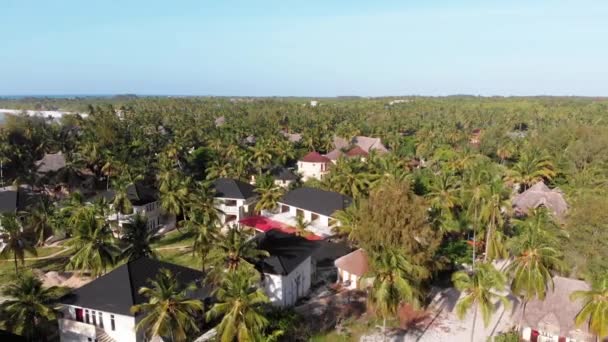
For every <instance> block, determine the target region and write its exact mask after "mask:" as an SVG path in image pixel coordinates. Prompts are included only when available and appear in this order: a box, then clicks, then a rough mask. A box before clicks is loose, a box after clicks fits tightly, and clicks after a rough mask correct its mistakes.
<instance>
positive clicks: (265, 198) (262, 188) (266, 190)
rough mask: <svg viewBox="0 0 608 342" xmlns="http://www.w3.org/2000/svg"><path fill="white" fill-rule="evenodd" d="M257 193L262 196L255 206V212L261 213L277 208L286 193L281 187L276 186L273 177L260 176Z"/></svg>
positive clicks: (257, 182)
mask: <svg viewBox="0 0 608 342" xmlns="http://www.w3.org/2000/svg"><path fill="white" fill-rule="evenodd" d="M255 192H257V193H258V194H259V195H260V198H259V200H258V203H256V205H255V210H256V211H258V212H260V211H262V210H272V209H274V208H276V207H277V203H278V201H279V199H280V198H281V196H283V193H284V192H285V191H284V189H283V188H281V187H280V186H278V185H276V184H274V180H273V179H272V177H270V176H264V175H262V176H258V179H257V181H256V189H255Z"/></svg>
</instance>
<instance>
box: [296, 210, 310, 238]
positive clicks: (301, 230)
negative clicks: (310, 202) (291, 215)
mask: <svg viewBox="0 0 608 342" xmlns="http://www.w3.org/2000/svg"><path fill="white" fill-rule="evenodd" d="M309 225H310V222H308V221H306V220H305V219H304V215H302V214H298V215H296V225H295V227H294V228H295V229H296V235H297V236H305V235H307V234H309V232H308V231H307V230H306V227H308V226H309Z"/></svg>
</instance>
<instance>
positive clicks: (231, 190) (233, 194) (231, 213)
mask: <svg viewBox="0 0 608 342" xmlns="http://www.w3.org/2000/svg"><path fill="white" fill-rule="evenodd" d="M213 187H214V188H215V208H216V209H218V211H219V212H220V213H219V217H220V222H221V223H222V225H224V224H231V223H237V222H238V221H240V220H241V219H243V218H245V217H248V216H251V215H253V212H254V208H255V204H256V203H257V200H258V196H257V194H256V193H255V191H254V190H255V188H254V187H253V185H251V184H247V183H245V182H242V181H240V180H237V179H230V178H218V179H216V180H215V181H214V182H213Z"/></svg>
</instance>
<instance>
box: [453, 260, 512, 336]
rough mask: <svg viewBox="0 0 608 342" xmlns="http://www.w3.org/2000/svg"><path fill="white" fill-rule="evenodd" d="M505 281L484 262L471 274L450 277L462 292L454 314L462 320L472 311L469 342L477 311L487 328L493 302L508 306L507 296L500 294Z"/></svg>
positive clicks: (502, 275)
mask: <svg viewBox="0 0 608 342" xmlns="http://www.w3.org/2000/svg"><path fill="white" fill-rule="evenodd" d="M506 281H507V279H506V277H505V275H504V274H502V273H500V272H499V271H498V270H497V269H496V268H494V266H493V265H492V264H491V263H485V262H484V263H479V264H477V267H476V268H475V270H474V271H473V272H472V273H468V272H465V271H459V272H456V273H454V274H453V275H452V282H453V283H454V286H455V287H456V288H457V289H458V290H459V291H460V292H462V295H461V297H460V299H458V303H457V304H456V314H457V315H458V317H459V318H460V319H463V318H464V317H465V315H466V314H467V312H468V311H469V310H470V309H471V308H473V310H474V311H473V326H472V328H471V342H473V341H474V337H475V323H476V321H477V311H478V310H481V315H482V318H483V322H484V325H485V326H487V325H488V324H489V323H490V318H491V317H492V314H493V312H494V310H495V306H494V301H495V300H500V301H501V302H502V304H503V305H504V306H505V307H507V306H508V305H509V302H508V300H507V296H505V295H503V294H502V293H501V292H502V291H504V290H505V284H506Z"/></svg>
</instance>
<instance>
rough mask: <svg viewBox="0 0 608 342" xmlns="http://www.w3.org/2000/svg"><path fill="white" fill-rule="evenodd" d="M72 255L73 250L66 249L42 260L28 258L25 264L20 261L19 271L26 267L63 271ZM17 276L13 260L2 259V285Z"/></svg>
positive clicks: (26, 268) (0, 269)
mask: <svg viewBox="0 0 608 342" xmlns="http://www.w3.org/2000/svg"><path fill="white" fill-rule="evenodd" d="M52 248H56V247H52ZM60 249H61V247H59V250H60ZM57 251H58V250H55V251H54V252H51V251H48V254H47V255H49V254H52V253H55V252H57ZM70 255H71V252H70V251H69V250H68V251H65V252H63V253H61V254H59V255H57V256H56V257H53V258H49V259H42V260H27V261H25V266H22V265H21V263H19V272H22V271H23V270H24V269H25V270H31V269H39V270H41V271H43V272H48V271H62V270H63V269H64V267H65V265H66V264H67V262H68V259H69V256H70ZM14 276H15V264H14V263H13V262H12V259H11V260H0V286H1V285H3V284H5V283H6V282H7V281H8V280H10V279H11V278H12V277H14Z"/></svg>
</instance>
